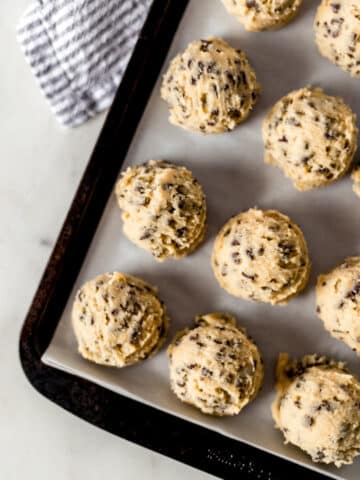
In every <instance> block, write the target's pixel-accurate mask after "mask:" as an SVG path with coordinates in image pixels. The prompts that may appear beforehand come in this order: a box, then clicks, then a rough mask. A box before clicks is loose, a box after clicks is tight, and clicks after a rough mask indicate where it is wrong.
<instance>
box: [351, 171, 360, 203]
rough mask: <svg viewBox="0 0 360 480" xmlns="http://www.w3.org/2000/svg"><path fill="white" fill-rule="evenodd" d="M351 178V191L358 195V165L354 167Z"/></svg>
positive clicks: (359, 191)
mask: <svg viewBox="0 0 360 480" xmlns="http://www.w3.org/2000/svg"><path fill="white" fill-rule="evenodd" d="M351 178H352V179H353V182H354V183H353V191H354V193H356V195H357V196H358V197H360V166H357V167H356V168H354V170H353V172H352V174H351Z"/></svg>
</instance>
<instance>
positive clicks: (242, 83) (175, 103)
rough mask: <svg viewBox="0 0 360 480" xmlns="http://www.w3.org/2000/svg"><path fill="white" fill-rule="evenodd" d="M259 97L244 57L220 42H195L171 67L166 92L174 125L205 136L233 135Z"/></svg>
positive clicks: (163, 96) (251, 71) (250, 69)
mask: <svg viewBox="0 0 360 480" xmlns="http://www.w3.org/2000/svg"><path fill="white" fill-rule="evenodd" d="M259 92H260V86H259V84H258V83H257V80H256V76H255V73H254V71H253V69H252V68H251V66H250V64H249V61H248V59H247V57H246V55H245V53H244V52H242V51H241V50H235V48H232V47H231V46H230V45H228V44H227V43H226V42H225V41H224V40H221V39H220V38H209V39H208V40H199V41H195V42H192V43H190V44H189V45H188V47H187V48H186V50H185V51H184V52H183V53H180V54H179V55H177V56H176V57H175V58H174V59H173V60H172V62H171V63H170V66H169V69H168V71H167V72H166V73H165V75H164V78H163V83H162V87H161V96H162V98H163V99H164V100H165V101H166V102H167V103H168V106H169V109H170V117H169V120H170V122H171V123H172V124H174V125H178V126H180V127H182V128H185V129H186V130H194V131H198V132H203V133H221V132H225V131H229V130H233V129H234V128H235V127H236V126H237V125H238V124H239V123H241V122H243V121H244V120H245V119H246V118H247V116H248V115H249V113H250V112H251V110H252V108H253V106H254V105H255V103H256V100H257V98H258V96H259Z"/></svg>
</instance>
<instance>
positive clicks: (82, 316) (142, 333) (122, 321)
mask: <svg viewBox="0 0 360 480" xmlns="http://www.w3.org/2000/svg"><path fill="white" fill-rule="evenodd" d="M72 323H73V327H74V332H75V336H76V338H77V341H78V349H79V352H80V354H81V355H82V356H83V357H84V358H86V359H87V360H91V361H92V362H95V363H99V364H102V365H108V366H113V367H125V366H126V365H132V364H134V363H138V362H140V361H142V360H144V359H145V358H147V357H149V356H150V355H153V354H154V353H155V352H156V351H157V350H158V349H159V348H160V346H161V345H162V343H163V341H164V338H165V335H166V332H167V326H168V317H167V315H166V309H165V306H164V304H163V303H162V302H161V300H159V297H158V296H157V293H156V290H155V289H154V288H153V287H151V286H150V285H148V284H147V283H145V282H143V281H142V280H140V279H139V278H136V277H132V276H130V275H125V274H123V273H118V272H114V273H105V274H104V275H99V276H98V277H96V278H94V279H93V280H90V281H89V282H87V283H85V285H83V286H82V287H81V288H80V290H79V291H78V292H77V294H76V298H75V301H74V305H73V310H72Z"/></svg>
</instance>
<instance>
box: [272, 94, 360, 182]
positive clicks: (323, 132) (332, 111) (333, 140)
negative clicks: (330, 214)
mask: <svg viewBox="0 0 360 480" xmlns="http://www.w3.org/2000/svg"><path fill="white" fill-rule="evenodd" d="M357 134H358V130H357V127H356V116H355V115H354V113H353V112H352V110H351V109H350V107H348V106H347V105H346V104H345V103H344V101H343V100H342V99H341V98H339V97H331V96H329V95H326V94H325V93H324V92H323V91H322V90H321V89H320V88H315V89H312V88H302V89H300V90H296V91H294V92H291V93H290V94H289V95H287V96H285V97H283V98H282V99H281V100H279V101H278V102H277V103H276V104H275V105H274V107H273V108H272V109H271V110H270V112H269V113H268V115H267V116H266V118H265V121H264V124H263V138H264V144H265V157H264V160H265V162H266V163H270V164H273V165H275V166H277V167H279V168H280V169H281V170H282V171H283V172H284V173H285V175H286V176H287V177H288V178H290V179H291V180H292V181H293V183H294V186H295V187H296V188H297V189H298V190H309V189H312V188H317V187H321V186H323V185H327V184H329V183H332V182H334V181H335V180H337V179H338V178H340V177H341V176H342V175H344V173H345V172H346V171H347V170H348V169H349V167H350V165H351V162H352V159H353V157H354V153H355V151H356V147H357Z"/></svg>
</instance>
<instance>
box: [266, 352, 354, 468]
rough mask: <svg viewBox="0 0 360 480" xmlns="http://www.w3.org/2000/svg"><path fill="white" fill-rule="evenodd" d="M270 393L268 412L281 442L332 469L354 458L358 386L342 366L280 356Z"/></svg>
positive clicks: (312, 357) (317, 359)
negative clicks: (273, 392) (281, 436)
mask: <svg viewBox="0 0 360 480" xmlns="http://www.w3.org/2000/svg"><path fill="white" fill-rule="evenodd" d="M276 389H277V395H276V399H275V401H274V403H273V406H272V413H273V418H274V420H275V423H276V426H277V428H279V429H280V430H281V431H282V433H283V434H284V437H285V442H286V443H292V444H293V445H296V446H297V447H299V448H301V449H302V450H304V451H305V452H306V453H308V454H309V455H310V456H311V458H312V460H313V461H314V462H322V463H333V464H335V465H336V466H337V467H340V466H341V465H344V464H350V463H352V462H353V460H354V458H355V457H356V456H357V455H359V454H360V382H359V381H358V379H357V378H355V377H354V376H353V375H352V374H351V373H349V372H348V371H347V370H346V369H345V367H344V364H342V363H336V362H333V361H328V360H326V358H324V357H318V356H316V355H309V356H306V357H304V358H303V360H302V361H300V362H296V361H290V360H289V357H288V355H287V354H281V355H280V356H279V361H278V366H277V383H276Z"/></svg>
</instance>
